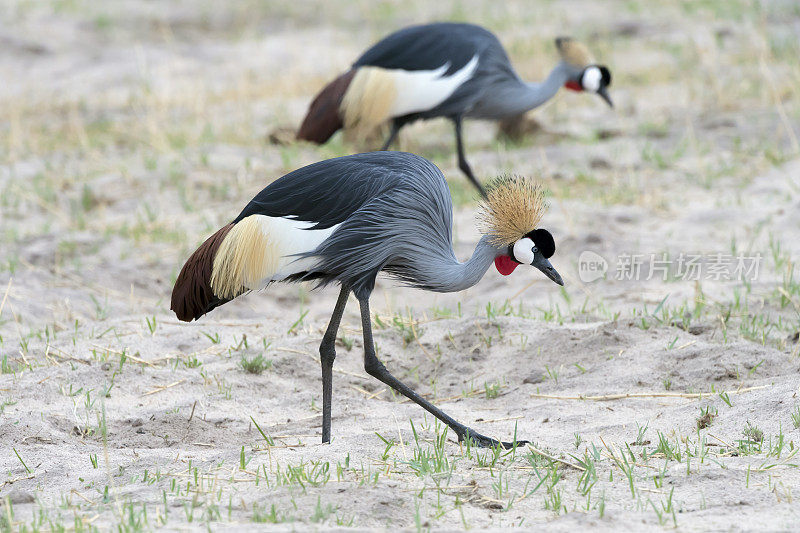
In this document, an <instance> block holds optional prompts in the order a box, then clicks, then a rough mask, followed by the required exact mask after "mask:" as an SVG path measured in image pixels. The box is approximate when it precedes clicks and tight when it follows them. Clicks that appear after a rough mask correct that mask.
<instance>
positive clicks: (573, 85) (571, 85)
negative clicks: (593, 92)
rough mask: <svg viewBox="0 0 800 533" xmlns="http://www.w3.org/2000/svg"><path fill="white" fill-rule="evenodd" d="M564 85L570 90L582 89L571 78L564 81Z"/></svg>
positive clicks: (579, 90)
mask: <svg viewBox="0 0 800 533" xmlns="http://www.w3.org/2000/svg"><path fill="white" fill-rule="evenodd" d="M564 87H566V88H567V89H569V90H570V91H577V92H581V91H582V90H583V87H581V85H580V84H579V83H578V82H577V81H572V80H570V81H568V82H567V83H565V84H564Z"/></svg>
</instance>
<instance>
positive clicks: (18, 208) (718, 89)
mask: <svg viewBox="0 0 800 533" xmlns="http://www.w3.org/2000/svg"><path fill="white" fill-rule="evenodd" d="M429 4H430V3H429V2H415V3H404V4H400V3H365V2H328V3H326V4H324V5H323V6H314V5H313V4H312V3H310V2H295V3H291V4H289V3H283V2H259V3H256V2H242V3H236V4H235V5H234V6H232V7H231V6H229V7H222V4H220V3H212V2H172V3H156V2H134V1H125V2H114V3H91V2H85V1H81V0H61V1H56V0H49V1H44V2H23V1H12V2H8V3H6V5H5V6H4V8H3V10H2V11H0V79H1V80H2V83H0V117H2V119H1V121H0V139H2V145H0V151H2V158H1V159H0V188H1V190H2V200H1V201H0V213H1V218H0V220H2V227H1V229H2V231H0V239H2V241H0V302H2V303H0V359H1V361H0V362H1V363H2V375H0V450H1V451H2V453H0V465H1V466H2V478H0V497H1V498H2V502H3V503H2V512H0V530H3V531H5V530H19V529H23V528H26V529H27V530H35V529H38V530H56V529H58V530H63V529H62V528H64V529H67V530H73V529H75V530H84V529H93V528H97V529H101V530H102V529H107V528H116V529H119V530H121V531H129V530H149V529H154V528H158V527H168V528H172V529H207V528H210V529H215V530H217V529H218V530H234V529H236V530H238V529H241V528H242V527H248V528H263V529H306V528H316V529H327V528H334V527H339V526H341V527H355V528H360V529H373V528H374V529H380V528H407V529H460V528H475V529H492V528H494V529H500V528H506V527H512V526H519V527H521V528H531V527H535V526H544V527H547V528H548V529H549V530H553V531H562V530H564V531H567V530H574V529H576V528H586V527H592V528H596V529H600V530H612V529H613V530H635V531H640V530H643V529H657V528H662V527H663V528H674V527H677V528H679V529H681V530H687V531H695V530H715V531H716V530H770V531H776V530H791V529H795V528H796V525H797V524H798V523H800V504H798V503H797V502H796V501H795V498H797V497H798V496H800V488H799V487H800V485H799V484H800V469H798V465H800V456H798V452H797V448H798V446H800V429H799V427H800V398H798V397H797V396H798V392H800V372H799V371H800V357H798V349H799V348H798V347H799V346H800V345H798V332H800V320H799V318H800V273H798V272H797V269H796V265H795V263H796V261H797V258H798V254H800V244H798V243H800V209H798V208H800V145H798V137H797V136H798V134H800V133H799V132H800V89H799V87H800V66H798V63H797V57H798V53H799V52H800V49H799V45H798V42H800V30H798V28H800V11H798V9H797V5H796V3H795V2H791V1H770V2H764V3H762V4H760V5H758V6H754V5H751V3H750V2H738V1H736V2H688V1H686V2H682V1H669V2H663V3H658V4H655V3H650V2H637V1H633V2H608V3H597V2H588V1H582V0H580V1H579V0H576V1H571V2H536V3H535V5H531V4H530V3H529V2H504V3H502V5H501V4H498V3H496V2H487V3H485V4H484V3H477V2H466V3H457V2H437V3H436V5H435V6H431V5H429ZM438 19H453V20H471V21H475V22H480V23H483V24H485V25H487V26H489V27H491V28H493V29H494V30H496V32H497V33H498V34H499V35H500V37H501V40H502V41H503V42H504V43H505V44H506V45H507V47H508V49H509V51H510V54H511V56H512V58H513V61H514V63H515V65H516V66H517V68H518V70H519V72H520V73H521V75H523V76H524V77H525V78H527V79H540V78H542V77H544V76H545V75H546V73H547V71H548V69H549V68H550V66H551V65H552V64H553V61H554V58H555V52H554V49H553V45H552V39H553V37H555V36H557V35H560V34H563V33H571V34H573V35H575V36H577V37H579V38H581V39H584V40H585V41H586V42H587V43H588V44H589V45H590V48H592V49H593V50H594V51H595V54H596V55H597V56H598V57H599V58H601V59H602V61H603V62H604V63H606V64H608V65H609V66H610V67H611V69H612V72H613V74H614V84H613V86H612V91H611V94H612V96H613V98H614V99H615V102H616V104H617V105H616V107H615V108H614V110H609V109H607V108H605V107H604V104H603V103H602V102H601V101H600V100H599V99H598V98H596V97H591V96H587V95H578V94H567V93H565V94H560V95H559V96H558V97H557V98H556V99H555V101H554V102H552V103H551V104H549V105H548V106H546V107H545V108H543V109H540V110H537V111H536V112H535V113H532V116H535V118H536V120H537V122H538V123H539V125H540V126H541V127H540V129H539V131H538V132H537V133H535V134H532V135H530V136H528V137H526V138H525V139H523V140H521V141H516V142H507V141H499V140H497V139H496V138H495V129H494V126H493V125H491V124H488V123H470V124H469V125H468V127H467V144H468V147H469V148H468V154H469V158H470V161H471V162H472V164H473V167H474V169H475V170H476V173H477V174H478V175H479V176H482V177H483V178H484V179H486V178H488V177H490V176H492V175H495V174H498V173H500V172H510V171H513V172H517V173H525V174H531V175H537V176H539V177H540V178H541V179H542V180H543V182H544V183H545V184H546V186H547V187H548V189H549V190H550V193H551V209H550V211H549V212H548V214H547V215H546V217H545V221H544V225H545V226H546V227H548V228H549V229H550V230H551V231H552V232H553V233H554V235H555V237H556V240H557V243H558V250H557V253H556V255H555V257H554V258H553V262H554V264H555V266H556V267H557V268H558V269H559V271H560V272H561V273H562V274H563V275H564V277H565V279H566V281H567V285H566V287H565V288H564V290H560V289H559V288H558V287H557V286H555V285H554V284H552V283H550V282H549V281H547V280H545V279H544V278H543V277H542V276H541V275H540V274H538V273H537V272H534V271H525V270H523V269H521V268H520V269H518V270H517V271H516V272H515V273H514V274H513V275H512V276H509V277H506V278H504V277H502V276H500V275H499V274H497V273H496V272H494V271H491V272H489V273H488V274H487V276H486V277H485V278H484V280H483V281H482V282H481V283H480V284H478V285H477V286H476V287H474V288H472V289H470V290H468V291H465V292H463V293H459V294H449V295H434V294H430V293H424V292H420V291H412V290H406V289H401V288H396V287H394V286H393V285H392V284H391V283H390V282H388V281H386V280H382V281H379V285H378V288H377V290H376V291H375V293H374V296H373V302H372V306H373V311H374V312H375V315H376V316H375V321H374V327H375V330H376V342H377V346H378V351H379V356H380V357H381V358H382V359H383V360H384V362H385V363H386V365H387V367H388V368H389V369H390V370H392V371H393V372H394V373H395V374H396V375H397V376H398V377H400V378H401V379H402V380H404V381H406V382H407V383H409V384H410V385H412V386H413V387H414V388H415V389H416V390H418V391H419V392H421V393H423V394H425V395H427V396H428V397H429V398H431V399H432V400H433V401H435V403H437V404H438V405H439V406H440V407H442V408H443V409H444V410H445V411H447V412H449V413H451V414H452V415H453V416H454V417H456V418H457V419H459V420H461V421H463V422H464V423H466V424H468V425H470V426H472V427H474V428H475V429H477V430H479V431H481V432H483V433H485V434H488V435H492V436H495V437H498V438H504V439H510V438H512V437H513V436H514V434H516V435H517V436H518V438H520V439H529V440H531V441H532V442H534V443H535V446H532V447H528V446H526V447H520V448H518V449H516V450H514V451H508V452H499V451H495V450H475V449H468V448H465V447H463V446H460V445H459V444H458V443H456V442H455V440H454V438H453V435H452V434H445V432H444V431H443V429H442V428H441V427H439V426H437V425H436V424H435V423H434V420H433V419H431V417H430V416H426V415H425V414H424V412H423V411H422V410H421V409H420V408H419V407H417V406H416V405H414V404H412V403H409V402H407V401H404V400H403V399H402V398H401V397H398V396H397V395H395V394H393V393H392V392H391V391H389V390H386V388H385V387H384V386H382V385H381V384H380V383H378V382H376V381H375V380H373V379H371V378H369V377H368V376H366V375H365V372H364V371H363V366H362V343H361V340H360V334H361V332H360V325H359V319H358V310H357V305H356V302H355V301H352V300H351V302H350V305H349V307H348V310H347V312H346V314H345V318H344V322H343V329H342V332H341V336H340V338H339V342H338V343H337V350H338V358H337V361H336V366H335V373H334V380H335V381H334V404H333V442H332V443H331V444H330V445H325V446H323V445H321V444H320V423H321V416H320V406H321V383H320V376H319V374H320V370H319V363H318V355H317V349H318V343H319V340H320V337H321V333H322V331H323V329H324V327H325V325H326V322H327V318H328V316H329V313H330V311H331V309H332V307H333V303H334V301H335V299H336V291H335V290H327V291H321V292H312V291H310V287H308V286H303V285H289V286H276V287H273V288H270V289H269V290H268V291H265V292H263V293H259V294H251V295H249V296H247V297H245V298H241V299H240V300H239V301H236V302H233V303H231V304H228V305H226V306H224V307H223V308H220V309H218V310H216V311H214V312H213V313H212V314H211V315H209V316H207V317H205V318H203V319H202V320H201V321H199V322H196V323H192V324H183V323H179V322H178V321H177V320H176V319H175V318H174V316H172V315H171V313H170V312H169V310H168V307H169V294H170V290H171V287H172V283H173V282H174V279H175V276H176V274H177V272H178V269H179V268H180V266H181V265H182V262H183V261H184V260H185V258H186V257H187V255H188V254H189V253H190V252H191V251H192V250H193V249H194V248H195V247H196V246H197V244H199V243H200V242H201V241H202V240H203V239H204V238H205V237H206V236H207V235H208V234H210V233H211V232H212V231H213V230H215V229H216V228H217V227H219V226H220V225H221V224H223V223H225V222H227V221H228V220H229V219H230V218H232V217H233V216H235V215H236V214H237V213H238V211H239V210H240V209H241V207H242V206H243V205H244V204H245V203H246V202H247V201H248V200H249V199H250V198H251V197H252V196H253V195H254V194H255V193H256V192H258V191H259V190H260V189H261V188H262V187H264V186H265V185H266V184H267V183H269V182H270V181H271V180H273V179H275V178H277V177H279V176H280V175H282V174H284V173H285V172H287V171H289V170H291V169H294V168H297V167H299V166H302V165H304V164H308V163H311V162H313V161H316V160H319V159H323V158H326V157H333V156H337V155H343V154H345V153H350V152H352V151H354V150H357V149H358V147H355V146H353V145H350V144H347V143H345V142H344V141H343V140H342V139H341V138H339V137H338V136H337V138H336V139H334V140H333V141H332V143H330V144H329V145H327V146H324V147H312V146H306V145H288V146H281V145H274V144H270V143H269V142H268V136H269V134H270V133H271V132H272V131H273V130H275V129H276V128H280V127H292V126H293V125H296V124H297V123H298V121H299V120H300V119H301V117H302V114H303V112H304V110H305V106H306V105H307V103H308V101H309V99H310V98H311V97H312V96H313V93H314V92H315V91H316V90H317V89H318V88H319V87H320V86H321V85H322V84H323V83H324V82H325V81H326V80H328V79H330V78H331V77H332V76H334V75H335V74H337V73H338V72H340V71H341V70H342V69H344V68H346V66H347V65H348V62H349V61H351V60H352V59H353V58H354V57H356V56H357V55H358V53H359V51H360V50H362V49H363V48H364V47H366V46H367V45H368V44H369V43H371V42H373V41H374V40H375V39H377V38H379V37H380V36H381V35H384V34H385V33H387V32H388V31H391V30H393V29H396V28H397V27H400V26H402V25H405V24H409V23H412V22H419V21H426V20H438ZM452 144H453V139H452V132H451V131H450V128H449V126H448V125H447V124H446V123H444V122H441V121H433V122H430V123H427V124H420V125H415V126H414V127H412V128H409V130H408V131H406V132H404V134H403V138H402V145H403V147H404V149H407V150H410V151H415V152H418V153H420V154H422V155H425V156H427V157H429V158H431V159H432V160H433V161H435V162H436V163H437V164H438V165H439V166H440V167H441V168H442V169H443V170H444V172H445V174H446V175H447V176H448V178H449V179H450V183H451V188H452V191H453V195H454V199H455V202H456V220H455V226H456V228H455V235H456V241H457V242H456V243H455V246H456V252H457V254H458V255H459V257H462V258H466V257H468V256H469V254H470V253H471V250H472V247H473V246H474V244H475V242H476V241H477V238H478V233H477V231H476V229H475V220H474V210H475V203H474V198H473V193H472V191H471V190H470V189H469V186H468V185H467V184H466V182H465V180H464V179H463V177H462V176H461V175H460V174H459V173H458V171H457V169H456V167H455V160H454V154H453V149H452ZM586 252H592V253H594V254H597V255H596V256H595V255H591V254H587V253H586ZM598 256H599V257H600V258H601V259H602V261H605V264H606V267H605V268H606V270H607V271H606V275H605V277H601V278H600V279H590V278H589V276H588V274H591V271H589V270H588V266H587V265H588V264H589V263H590V262H592V263H593V264H599V265H600V266H602V264H603V263H602V261H600V260H599V259H598ZM691 257H695V258H698V259H697V261H696V263H695V264H697V265H699V266H697V268H698V269H699V270H697V271H691V272H690V271H689V270H687V268H688V267H687V262H688V261H689V260H690V258H691ZM740 258H741V260H742V261H750V263H748V266H749V267H752V262H753V261H756V266H757V269H756V270H752V268H749V269H748V270H747V272H744V274H745V275H744V276H743V277H742V279H739V276H738V275H734V270H735V266H736V263H737V261H738V260H739V259H740ZM626 261H629V262H630V264H631V265H635V264H639V265H640V266H639V268H640V269H641V271H640V272H639V275H638V279H633V280H632V279H624V278H626V277H630V276H628V274H629V273H630V272H629V270H628V269H626V268H622V267H625V265H626V264H628V263H626ZM664 261H667V263H664ZM664 264H667V267H668V273H667V275H666V278H664V276H662V274H661V271H660V270H658V269H657V268H658V265H661V266H662V267H663V265H664ZM581 265H583V266H581ZM715 265H716V266H715ZM719 265H723V267H724V268H723V267H720V266H719ZM653 267H655V268H656V269H655V270H652V268H653ZM651 273H652V274H653V275H650V274H651ZM694 274H696V275H694ZM634 277H637V276H634ZM246 369H249V370H250V371H248V370H246Z"/></svg>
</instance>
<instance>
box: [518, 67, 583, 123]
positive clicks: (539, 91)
mask: <svg viewBox="0 0 800 533" xmlns="http://www.w3.org/2000/svg"><path fill="white" fill-rule="evenodd" d="M572 70H574V68H573V67H571V66H570V65H569V64H567V63H565V62H564V61H560V62H559V63H558V65H556V66H555V68H553V70H551V71H550V75H549V76H547V79H546V80H544V81H542V82H539V83H525V85H526V86H527V102H526V107H525V110H526V111H527V110H529V109H533V108H534V107H537V106H540V105H542V104H543V103H545V102H546V101H548V100H550V99H551V98H552V97H553V96H555V94H556V93H557V92H558V90H559V89H560V88H561V87H563V86H564V84H565V83H567V80H568V79H569V77H570V74H572Z"/></svg>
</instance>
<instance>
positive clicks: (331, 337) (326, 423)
mask: <svg viewBox="0 0 800 533" xmlns="http://www.w3.org/2000/svg"><path fill="white" fill-rule="evenodd" d="M349 295H350V287H348V286H346V285H342V291H341V292H340V293H339V299H338V300H336V307H334V308H333V314H332V315H331V321H330V323H328V329H326V330H325V335H323V336H322V343H321V344H320V345H319V360H320V363H322V442H323V444H324V443H327V442H330V441H331V387H332V386H333V360H334V359H336V348H335V345H336V332H337V331H339V322H341V320H342V314H344V308H345V306H346V305H347V297H348V296H349Z"/></svg>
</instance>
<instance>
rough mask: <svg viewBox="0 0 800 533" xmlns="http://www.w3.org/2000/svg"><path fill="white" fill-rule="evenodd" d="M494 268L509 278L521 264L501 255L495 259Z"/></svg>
mask: <svg viewBox="0 0 800 533" xmlns="http://www.w3.org/2000/svg"><path fill="white" fill-rule="evenodd" d="M494 266H495V267H496V268H497V271H498V272H500V273H501V274H502V275H504V276H508V275H509V274H511V273H512V272H514V269H515V268H517V267H518V266H519V263H517V262H516V261H514V260H513V259H511V258H510V257H509V256H507V255H499V256H497V257H495V258H494Z"/></svg>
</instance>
